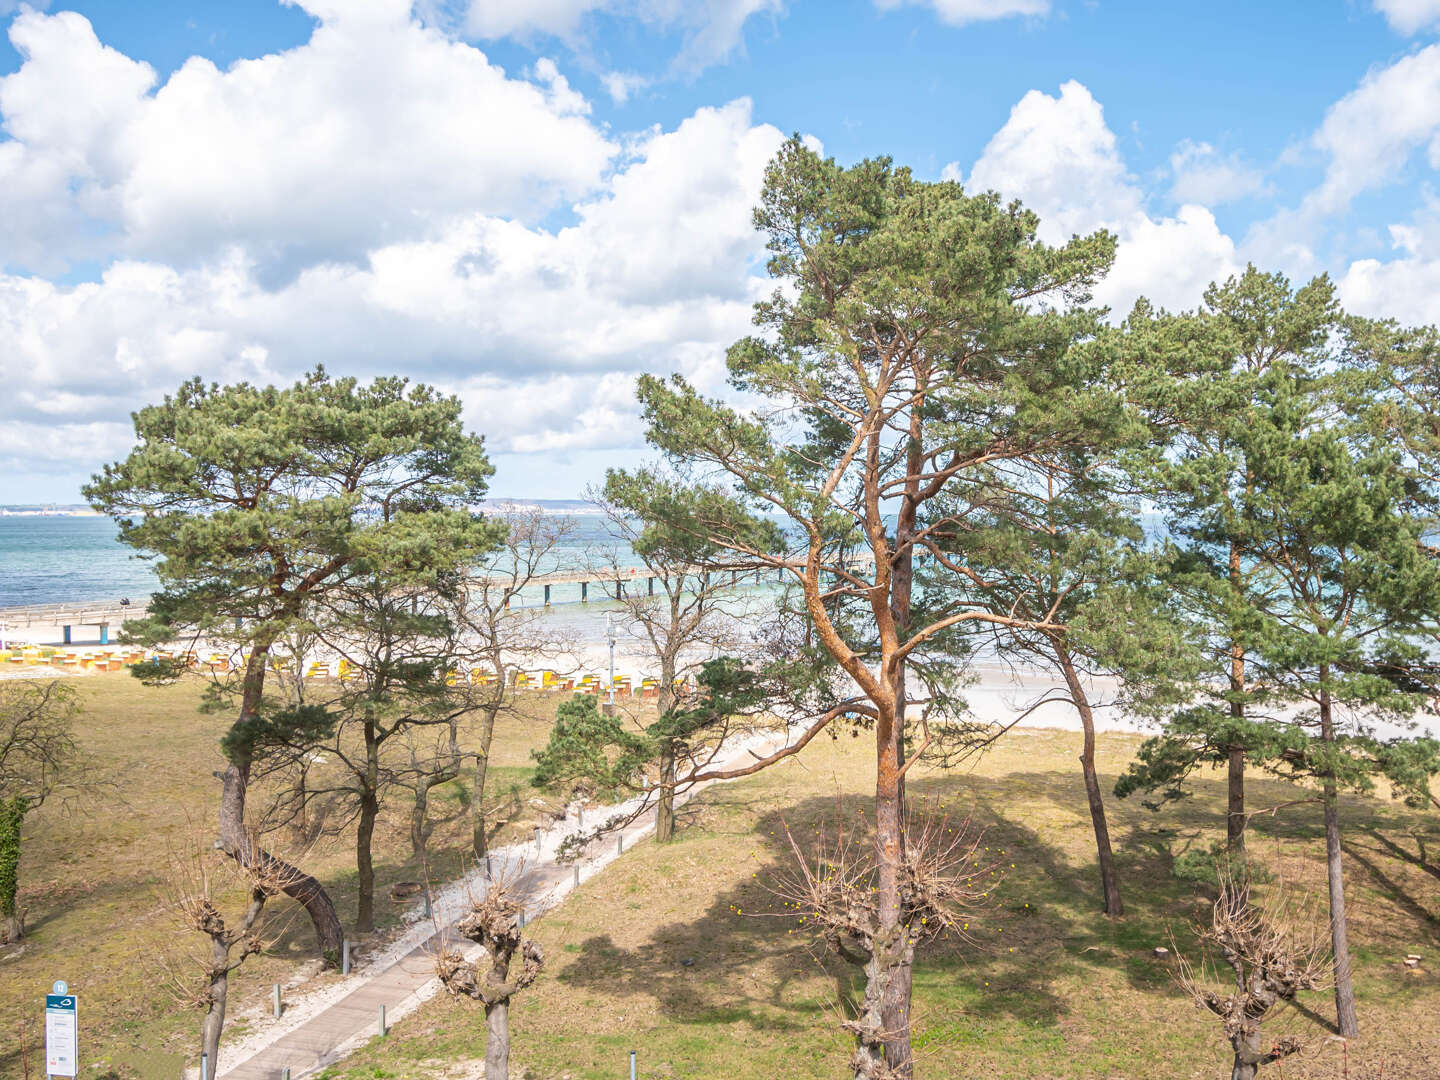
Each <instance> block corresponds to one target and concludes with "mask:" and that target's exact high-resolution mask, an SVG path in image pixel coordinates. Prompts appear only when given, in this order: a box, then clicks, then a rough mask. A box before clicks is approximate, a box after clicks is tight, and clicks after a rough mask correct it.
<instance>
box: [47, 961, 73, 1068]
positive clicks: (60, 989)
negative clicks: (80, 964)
mask: <svg viewBox="0 0 1440 1080" xmlns="http://www.w3.org/2000/svg"><path fill="white" fill-rule="evenodd" d="M51 989H53V990H54V991H55V992H54V993H53V994H46V995H45V1073H46V1075H47V1076H78V1075H79V1073H80V1055H79V1024H78V1022H77V1019H76V1012H75V995H74V994H71V993H67V991H68V990H69V989H70V988H69V987H68V986H66V985H65V983H64V981H63V980H57V981H56V983H55V985H54V986H53V987H52V988H51Z"/></svg>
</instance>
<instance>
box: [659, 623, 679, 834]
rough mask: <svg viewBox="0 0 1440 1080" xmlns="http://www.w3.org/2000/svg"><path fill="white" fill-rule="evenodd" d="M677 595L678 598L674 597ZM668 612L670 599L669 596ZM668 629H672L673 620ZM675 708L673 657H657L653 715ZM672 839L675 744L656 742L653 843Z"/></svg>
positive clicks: (673, 831)
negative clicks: (657, 762) (657, 761)
mask: <svg viewBox="0 0 1440 1080" xmlns="http://www.w3.org/2000/svg"><path fill="white" fill-rule="evenodd" d="M677 595H678V594H677ZM671 606H672V609H673V607H674V606H675V605H674V599H673V596H672V602H671ZM671 625H672V626H673V625H674V621H673V617H672V621H671ZM674 707H675V657H674V656H673V655H671V654H669V653H662V654H661V656H660V691H659V693H658V694H656V696H655V712H656V714H657V715H658V716H661V717H663V716H664V715H665V714H666V713H667V712H669V711H670V710H671V709H673V708H674ZM673 839H675V740H674V739H661V740H660V793H659V795H657V796H656V799H655V842H656V843H657V844H668V843H669V842H670V841H671V840H673Z"/></svg>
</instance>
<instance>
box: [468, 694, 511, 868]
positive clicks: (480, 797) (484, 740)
mask: <svg viewBox="0 0 1440 1080" xmlns="http://www.w3.org/2000/svg"><path fill="white" fill-rule="evenodd" d="M499 684H500V685H501V686H504V685H505V674H504V668H503V667H502V668H501V669H500V683H499ZM498 711H499V706H498V704H497V705H496V706H493V707H490V708H487V709H485V710H483V712H482V714H481V717H480V749H479V750H477V751H476V752H475V776H474V778H473V785H474V786H473V787H472V789H471V793H470V849H471V850H472V851H474V852H475V857H476V858H477V859H483V858H484V857H485V852H486V851H487V850H488V848H489V838H488V837H487V836H486V830H487V825H486V822H485V777H486V773H487V772H488V771H489V767H490V742H491V740H492V739H493V738H494V737H495V714H496V713H497V712H498Z"/></svg>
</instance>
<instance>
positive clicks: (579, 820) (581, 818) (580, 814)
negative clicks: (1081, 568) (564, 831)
mask: <svg viewBox="0 0 1440 1080" xmlns="http://www.w3.org/2000/svg"><path fill="white" fill-rule="evenodd" d="M575 824H576V825H577V826H579V827H580V828H582V829H583V828H585V807H583V806H581V807H580V808H579V809H577V810H576V811H575Z"/></svg>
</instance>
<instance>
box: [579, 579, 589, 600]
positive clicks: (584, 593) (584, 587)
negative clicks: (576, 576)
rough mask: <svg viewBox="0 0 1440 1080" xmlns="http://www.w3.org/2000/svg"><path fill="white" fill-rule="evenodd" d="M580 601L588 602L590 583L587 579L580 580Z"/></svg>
mask: <svg viewBox="0 0 1440 1080" xmlns="http://www.w3.org/2000/svg"><path fill="white" fill-rule="evenodd" d="M580 602H581V603H582V604H588V603H589V602H590V583H589V582H588V581H582V582H580Z"/></svg>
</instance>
